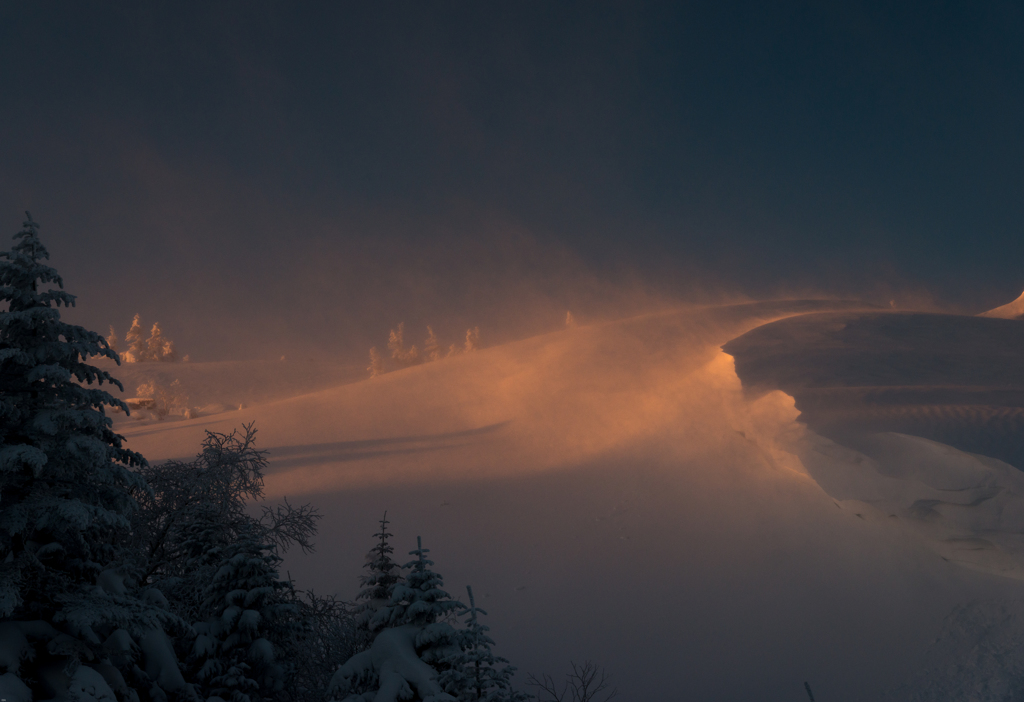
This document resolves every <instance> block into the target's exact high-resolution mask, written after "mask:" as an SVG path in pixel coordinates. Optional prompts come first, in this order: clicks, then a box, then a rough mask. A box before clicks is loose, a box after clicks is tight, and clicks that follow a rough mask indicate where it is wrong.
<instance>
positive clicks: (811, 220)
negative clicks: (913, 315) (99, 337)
mask: <svg viewBox="0 0 1024 702" xmlns="http://www.w3.org/2000/svg"><path fill="white" fill-rule="evenodd" d="M894 5H895V4H894V3H853V2H849V3H834V4H826V3H749V4H743V3H726V2H707V3H658V4H650V3H648V4H644V3H640V2H629V3H620V4H603V3H592V2H586V3H582V2H581V3H568V2H566V3H557V2H537V3H384V4H382V3H361V4H356V3H319V4H314V3H284V2H281V3H257V2H245V3H242V2H239V3H223V2H204V3H194V4H189V3H181V2H173V3H172V2H167V3H145V4H142V3H70V2H69V3H44V2H39V3H5V4H3V5H0V94H2V95H3V96H4V98H5V100H4V103H5V104H4V109H3V110H2V112H0V134H2V140H0V222H6V224H4V225H3V226H4V227H6V228H7V229H8V230H10V232H11V233H13V232H14V231H15V230H17V229H18V227H19V225H20V223H21V220H22V216H21V211H22V210H24V209H26V208H30V209H32V210H33V214H34V215H35V216H36V219H38V220H39V221H40V222H42V224H43V235H44V240H45V241H47V242H48V243H49V246H50V248H51V251H52V252H53V254H54V260H55V262H56V264H57V265H58V267H59V268H60V270H61V272H63V273H64V274H65V278H66V279H67V280H68V283H69V287H70V288H71V291H72V292H77V293H80V294H81V295H82V296H83V304H85V301H86V300H88V305H89V307H90V309H91V310H92V312H89V313H84V312H83V314H86V317H85V318H86V319H87V320H88V321H89V322H91V323H93V324H94V325H95V326H101V325H102V326H103V327H104V328H105V325H106V324H107V323H110V322H113V323H115V324H120V325H123V324H124V322H122V321H121V318H123V317H125V316H126V315H129V314H130V313H131V312H134V311H139V312H143V314H144V317H156V318H161V319H168V320H174V323H175V324H177V325H179V327H180V328H181V330H182V331H181V332H179V333H180V335H182V336H184V337H186V338H188V340H189V343H190V344H192V345H193V346H196V345H198V346H200V347H201V346H202V345H203V344H204V343H208V344H209V345H210V348H211V349H212V348H214V347H217V348H221V347H224V344H225V343H227V342H226V341H225V340H224V339H220V340H219V341H218V340H216V339H214V338H213V337H215V336H216V334H215V333H214V332H212V331H210V329H211V328H212V327H213V325H214V322H213V320H215V319H217V318H218V316H220V317H223V316H225V315H227V314H229V312H231V310H235V311H237V310H238V309H240V308H241V307H243V306H246V305H248V306H249V307H250V308H259V309H262V310H265V311H266V316H265V318H263V319H262V320H261V321H260V322H259V323H260V324H266V325H267V329H268V332H267V333H271V334H279V335H286V336H287V335H290V336H296V335H298V336H301V335H302V334H303V331H302V328H305V329H307V330H308V329H309V328H317V329H320V328H321V327H322V326H323V325H325V324H327V325H329V324H333V322H332V321H331V320H332V319H333V318H332V317H331V315H330V314H328V313H327V312H324V311H321V312H317V313H315V314H314V313H312V312H310V313H309V314H305V313H303V314H295V313H294V312H289V311H287V310H288V308H289V307H291V308H294V307H296V306H307V307H317V308H318V309H320V308H323V307H328V308H329V307H331V306H332V305H333V306H334V308H335V309H336V308H337V307H338V306H341V307H345V308H350V309H356V308H358V309H360V310H371V311H372V312H373V313H374V314H379V315H381V319H382V320H383V319H384V318H387V321H386V322H384V321H382V322H381V323H380V324H382V325H384V326H387V324H391V323H393V322H394V321H397V319H398V318H399V317H400V316H401V315H403V314H405V312H404V311H403V310H405V309H408V310H410V311H409V314H411V315H412V316H413V317H415V318H419V317H423V318H427V317H429V316H430V314H431V312H433V314H435V315H439V314H440V313H439V312H437V311H436V310H434V311H432V310H430V309H428V308H429V307H430V306H431V305H433V306H435V307H436V306H447V307H448V308H449V311H450V314H451V315H452V316H453V318H454V320H453V321H452V325H453V326H457V325H458V324H461V323H462V322H463V321H465V320H467V319H468V320H470V321H472V317H473V314H474V311H475V313H476V314H478V315H479V314H483V313H482V312H480V310H479V309H475V308H474V305H475V304H477V303H479V301H480V300H481V299H483V300H485V301H486V300H488V299H491V298H493V301H494V302H495V304H498V301H500V300H505V299H507V298H508V297H509V295H510V292H509V291H510V290H512V293H511V294H512V296H513V297H515V296H521V295H526V294H527V293H526V292H524V290H525V288H523V287H522V286H520V287H516V286H517V284H516V283H515V282H514V280H513V279H514V278H516V276H517V275H518V276H519V277H520V278H531V279H532V281H533V282H534V283H537V286H535V287H539V288H541V289H542V292H541V293H537V295H538V297H546V298H552V299H555V300H556V301H557V302H558V303H562V302H564V305H565V306H569V305H584V306H585V305H586V304H587V303H586V300H585V299H584V298H586V299H591V298H593V297H594V296H593V294H592V292H593V289H596V288H597V287H599V285H600V281H602V280H605V279H608V280H615V281H620V282H621V281H623V280H627V279H628V280H630V281H634V282H635V281H636V280H637V279H642V280H643V281H645V282H646V283H647V284H649V285H650V286H652V287H653V288H655V289H657V290H660V291H665V292H667V293H669V294H680V295H683V296H686V295H691V296H692V295H693V294H694V291H695V290H703V291H705V292H706V291H708V290H711V291H720V290H721V291H729V292H740V293H746V294H750V295H755V296H763V295H768V294H773V293H777V292H780V291H806V290H821V291H824V292H828V293H842V294H861V295H864V296H867V297H869V298H871V299H879V300H880V299H883V298H888V297H890V296H895V297H899V296H901V295H902V296H903V297H905V298H906V299H907V300H911V299H915V300H917V299H925V298H926V297H928V296H931V297H933V298H934V299H935V300H936V301H938V302H940V303H943V304H947V305H955V306H959V307H960V308H961V309H964V310H967V311H977V310H980V309H983V308H985V307H986V306H992V305H996V304H1001V303H1002V302H1006V301H1008V299H1010V298H1012V297H1015V296H1016V295H1017V294H1018V293H1019V292H1020V290H1021V289H1022V288H1024V265H1022V263H1024V260H1022V259H1024V256H1022V255H1024V241H1022V237H1021V231H1022V226H1021V225H1022V223H1024V8H1022V6H1021V4H1020V3H1008V2H992V3H966V2H965V3H958V4H954V3H942V2H930V3H918V4H913V3H903V4H900V7H894ZM566 267H568V269H571V271H570V272H567V273H564V275H563V274H562V273H560V272H559V271H562V270H563V269H565V268H566ZM546 268H547V269H549V270H547V269H546ZM541 269H545V270H541ZM538 270H539V271H540V272H538ZM389 276H392V277H395V278H396V279H397V278H401V279H402V280H403V281H405V282H404V283H402V284H397V283H395V282H394V281H389ZM410 278H415V279H416V281H417V282H416V283H415V284H412V283H409V282H408V280H409V279H410ZM326 279H330V284H327V283H324V282H323V281H324V280H326ZM554 279H558V280H559V282H557V283H552V282H551V281H552V280H554ZM453 280H462V281H464V283H465V284H464V285H463V286H462V287H461V288H460V286H459V285H457V284H455V283H453V282H452V281H453ZM538 281H540V282H538ZM489 286H490V287H489ZM509 286H511V288H510V287H509ZM587 286H590V288H591V293H586V294H584V293H581V292H580V289H581V288H586V287H587ZM396 287H397V288H399V289H396ZM119 289H120V290H119ZM360 291H363V292H364V293H365V297H364V298H361V297H360V294H359V292H360ZM588 295H590V297H589V298H588V297H587V296H588ZM332 296H333V299H331V298H332ZM403 296H404V297H403ZM595 304H596V303H595ZM403 306H404V307H403ZM417 306H418V307H417ZM556 306H557V305H556ZM100 309H102V313H101V312H100ZM189 315H191V316H192V317H195V318H196V319H199V318H202V322H200V321H193V322H189V321H188V318H189ZM349 316H350V317H351V318H352V319H356V318H357V317H359V316H360V315H358V314H356V313H354V312H351V313H350V314H349ZM506 316H507V315H506ZM108 318H109V321H108ZM392 318H394V319H392ZM297 320H301V325H300V326H301V327H302V328H298V327H297V326H296V325H298V324H299V321H297ZM344 324H356V323H355V322H353V321H351V320H348V321H344ZM204 325H205V326H204ZM360 325H361V326H360ZM228 326H230V325H228ZM356 326H359V328H360V329H361V330H364V331H365V330H366V329H368V328H369V327H368V326H367V324H365V323H363V322H360V323H359V324H358V325H356ZM369 326H371V327H372V326H373V325H372V324H371V325H369ZM512 326H513V327H514V326H515V324H512ZM520 326H521V325H520ZM204 329H205V331H204ZM236 331H237V330H236ZM226 333H227V332H225V334H226ZM360 333H362V332H360ZM373 333H377V331H376V327H374V328H373ZM314 336H317V335H316V334H314ZM207 337H209V338H207ZM316 343H319V344H328V345H330V344H332V343H334V342H333V341H332V340H331V337H330V335H323V334H320V335H319V336H318V338H317V340H316ZM227 346H228V347H230V343H227ZM229 350H230V349H229Z"/></svg>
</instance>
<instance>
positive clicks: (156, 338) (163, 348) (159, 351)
mask: <svg viewBox="0 0 1024 702" xmlns="http://www.w3.org/2000/svg"><path fill="white" fill-rule="evenodd" d="M145 360H147V361H177V360H178V352H177V351H175V350H174V342H173V341H171V340H170V339H168V338H167V337H165V336H164V332H163V330H162V329H160V323H159V322H154V323H153V328H152V329H150V331H149V339H148V340H147V341H146V351H145Z"/></svg>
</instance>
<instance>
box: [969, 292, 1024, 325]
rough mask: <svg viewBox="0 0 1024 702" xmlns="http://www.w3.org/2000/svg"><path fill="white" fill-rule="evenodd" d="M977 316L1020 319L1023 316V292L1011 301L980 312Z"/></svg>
mask: <svg viewBox="0 0 1024 702" xmlns="http://www.w3.org/2000/svg"><path fill="white" fill-rule="evenodd" d="M978 316H979V317H998V318H1002V319H1020V318H1022V317H1024V293H1021V294H1020V297H1018V298H1017V299H1016V300H1014V301H1013V302H1008V303H1006V304H1005V305H1001V306H999V307H996V308H995V309H992V310H989V311H988V312H982V313H981V314H980V315H978Z"/></svg>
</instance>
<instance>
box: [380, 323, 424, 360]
mask: <svg viewBox="0 0 1024 702" xmlns="http://www.w3.org/2000/svg"><path fill="white" fill-rule="evenodd" d="M388 349H390V351H391V358H393V359H394V360H395V361H397V362H398V363H400V364H402V365H403V366H415V365H416V364H418V363H422V362H423V359H422V358H420V350H419V349H418V348H416V344H413V345H412V346H409V347H408V348H407V347H406V346H405V322H399V323H398V328H397V329H392V330H391V334H390V335H389V336H388Z"/></svg>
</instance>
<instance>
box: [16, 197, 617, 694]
mask: <svg viewBox="0 0 1024 702" xmlns="http://www.w3.org/2000/svg"><path fill="white" fill-rule="evenodd" d="M26 214H28V213H26ZM48 258H49V254H48V252H47V251H46V248H45V247H44V246H43V244H42V242H41V241H40V239H39V237H38V224H36V223H35V222H34V221H33V220H32V218H31V216H30V215H29V216H28V219H27V221H26V222H25V224H24V228H23V230H22V231H20V232H19V233H17V234H16V235H15V244H14V246H13V247H12V248H11V250H10V251H0V302H2V303H6V309H5V310H0V698H3V699H4V700H6V701H7V702H33V701H34V700H35V701H40V700H54V701H61V702H63V701H65V700H68V701H71V700H74V701H78V702H185V701H188V702H197V701H199V700H204V701H205V702H270V701H274V702H278V701H279V702H292V701H295V702H298V701H300V700H301V701H307V700H317V699H322V700H333V701H337V702H370V701H371V700H373V701H375V702H391V701H395V702H397V700H421V701H422V702H428V701H429V702H445V701H448V702H483V701H486V702H525V700H528V699H531V698H532V696H531V695H527V694H526V693H523V692H520V691H517V690H515V689H514V688H513V687H512V684H511V678H512V675H513V673H514V671H515V668H513V667H512V666H510V665H509V664H508V661H506V660H504V659H502V658H500V657H497V656H495V655H494V654H493V652H492V648H491V647H492V646H493V645H494V641H493V640H492V639H491V638H490V637H489V635H488V633H487V632H488V627H487V626H485V625H484V624H483V623H482V622H481V619H480V617H481V616H482V615H483V614H485V612H484V611H483V610H481V609H480V608H478V607H477V606H476V604H475V600H474V597H473V593H472V590H471V589H470V588H467V594H468V601H469V604H468V605H465V604H463V603H462V602H461V601H459V600H458V599H456V598H453V597H452V596H451V595H450V594H448V593H447V592H446V591H445V590H444V589H443V588H444V583H443V579H442V577H441V576H440V575H439V574H438V573H437V572H436V571H435V570H434V568H433V566H434V564H433V562H432V561H431V560H430V559H429V558H427V554H428V553H429V549H426V548H424V547H423V545H422V543H421V541H420V539H419V538H417V548H416V549H415V550H412V551H411V552H410V555H411V556H412V557H413V558H412V560H410V561H409V562H408V563H405V564H403V565H399V564H398V563H397V562H396V561H395V560H394V559H393V557H392V554H393V552H394V548H393V546H392V544H391V541H390V539H391V536H392V535H391V534H390V533H389V532H388V523H389V522H388V520H387V515H386V513H385V516H384V518H383V519H382V520H381V522H380V530H379V531H378V532H377V533H376V534H375V535H374V536H375V539H376V542H375V545H374V547H373V549H372V550H371V551H370V553H369V555H368V557H367V560H366V566H365V568H366V574H365V575H363V576H362V577H361V579H360V581H361V588H360V591H359V594H358V595H357V597H356V599H355V601H354V602H345V601H342V600H339V599H338V598H336V597H334V596H326V597H325V596H320V595H317V594H315V593H313V592H303V591H300V590H299V589H298V588H297V587H296V586H295V584H294V583H293V582H292V581H291V580H290V579H283V578H282V577H281V572H280V570H281V562H282V555H281V554H283V553H285V552H286V551H287V550H288V549H289V548H299V549H301V550H303V551H306V552H308V551H311V550H312V549H313V546H314V544H313V538H314V536H315V535H316V531H317V522H318V520H319V519H320V515H319V514H318V513H317V511H316V509H315V508H314V507H312V506H311V505H301V506H294V505H292V504H290V503H289V502H288V501H287V499H285V500H284V501H283V503H282V504H280V505H276V506H269V505H266V504H263V498H264V494H263V473H264V469H265V468H266V466H267V458H266V457H267V453H266V451H262V450H260V449H258V448H256V430H255V428H254V427H253V426H252V425H248V426H244V427H243V428H242V430H240V431H233V432H231V433H229V434H222V433H217V432H211V431H207V432H206V438H205V440H204V441H203V443H202V446H201V447H200V451H199V453H198V454H197V455H196V457H195V458H194V459H193V460H191V461H168V462H165V463H162V464H159V465H151V464H150V463H149V462H147V461H146V459H145V458H144V457H143V456H142V455H140V454H139V453H136V452H133V451H131V450H129V449H127V448H125V447H124V445H123V441H124V440H123V437H121V436H120V435H118V434H116V433H115V432H114V431H113V428H112V421H111V419H110V418H109V417H108V416H107V414H106V409H107V408H111V409H118V410H120V411H124V412H127V411H128V407H127V406H126V405H125V404H124V403H123V402H122V401H120V400H117V399H115V398H114V397H113V396H112V395H110V394H109V393H108V392H106V391H105V390H104V389H103V388H102V386H103V384H105V383H106V384H108V385H112V386H116V387H119V388H120V387H121V384H120V383H119V382H118V381H117V380H116V379H115V378H114V377H113V376H112V375H111V374H110V373H109V372H107V371H105V370H102V369H99V368H97V367H95V366H92V365H90V364H89V363H88V360H89V358H91V357H99V358H108V359H110V360H113V361H115V362H119V359H118V355H117V353H116V351H115V350H114V349H113V348H112V345H111V343H109V342H108V340H107V339H105V338H104V337H102V336H100V335H99V334H97V333H95V332H92V331H88V330H86V329H84V328H82V327H79V326H74V325H70V324H67V323H65V322H63V321H61V318H60V310H59V308H60V306H64V307H71V306H73V305H74V304H75V298H74V296H73V295H70V294H68V293H66V292H65V291H64V290H63V281H62V280H61V278H60V276H59V275H58V274H57V272H56V271H55V270H54V269H52V268H50V267H49V266H47V265H45V263H44V261H45V260H47V259H48ZM40 284H42V285H43V286H47V285H55V286H56V289H52V288H51V289H48V290H45V291H42V290H40ZM137 320H138V318H137V317H136V322H137ZM134 326H137V325H133V327H134ZM93 385H95V386H96V387H91V386H93ZM122 389H123V388H122ZM253 506H259V507H260V512H259V513H258V514H254V513H253V509H252V508H253ZM582 670H583V671H584V674H585V676H590V677H589V678H586V682H587V685H591V683H594V681H596V680H597V678H596V674H597V669H596V668H594V667H593V666H590V664H589V663H588V664H587V667H586V668H583V669H582ZM573 671H574V673H576V672H578V671H577V666H576V665H575V664H574V666H573ZM576 680H577V678H573V677H572V674H570V677H569V679H568V680H567V682H566V684H565V685H564V686H562V687H561V688H559V687H558V686H556V685H554V683H553V681H551V679H550V678H548V677H546V676H545V677H544V678H542V679H541V680H539V681H538V680H537V679H535V678H530V679H529V682H530V683H532V684H534V685H536V686H537V690H538V693H539V694H540V696H541V700H542V702H547V700H551V702H557V701H558V700H568V699H573V700H581V701H584V700H591V699H595V700H596V698H594V697H593V696H592V695H590V693H588V692H587V689H588V688H587V687H586V686H584V687H582V688H581V687H580V685H579V684H578V683H577V682H575V681H576ZM579 680H580V681H582V680H584V678H579ZM600 683H601V685H600V686H598V685H596V684H594V685H592V686H591V688H590V689H592V690H593V691H595V692H596V691H602V690H606V687H607V686H606V685H605V684H604V674H603V671H602V673H601V678H600ZM580 689H582V690H583V693H584V695H583V696H580V695H578V694H577V692H578V691H579V690H580ZM570 693H572V697H571V698H570V697H567V695H568V694H570ZM613 694H614V693H613Z"/></svg>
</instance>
